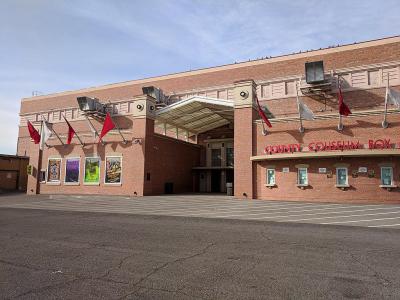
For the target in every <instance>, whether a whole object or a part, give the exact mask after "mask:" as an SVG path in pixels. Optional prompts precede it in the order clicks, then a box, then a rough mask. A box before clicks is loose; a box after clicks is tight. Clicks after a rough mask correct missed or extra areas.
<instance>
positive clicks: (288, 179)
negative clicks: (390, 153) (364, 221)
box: [256, 157, 400, 203]
mask: <svg viewBox="0 0 400 300" xmlns="http://www.w3.org/2000/svg"><path fill="white" fill-rule="evenodd" d="M381 162H392V163H394V164H395V167H394V168H393V178H394V179H395V183H396V184H397V185H399V180H400V159H399V158H381V157H380V158H343V159H340V158H329V159H328V158H326V159H296V160H286V161H282V160H281V161H269V162H267V161H264V162H260V163H256V165H257V198H259V199H265V200H293V201H312V202H370V203H378V202H385V203H400V189H399V188H396V189H393V190H391V191H387V190H386V189H383V188H380V187H379V185H380V184H381V183H380V177H381V174H380V173H381V170H380V167H379V165H378V164H379V163H381ZM336 163H345V164H349V167H348V178H349V179H348V181H349V185H350V187H349V188H347V189H346V190H344V191H343V190H341V189H339V188H337V187H335V184H336V167H335V166H334V164H336ZM296 164H308V165H309V168H308V182H309V185H310V186H309V187H306V188H305V189H304V190H302V189H300V188H299V187H297V186H296V183H297V169H296V168H295V165H296ZM267 165H274V166H275V176H276V184H277V187H274V188H272V189H270V188H268V187H265V186H264V184H265V183H266V166H267ZM283 167H289V168H290V173H283V172H282V168H283ZM358 167H367V168H368V170H374V172H375V177H373V178H369V177H368V175H367V174H365V173H359V174H358V177H357V178H353V177H352V175H351V172H352V171H353V170H358ZM318 168H327V170H328V171H332V173H333V176H332V178H328V177H327V174H319V173H318Z"/></svg>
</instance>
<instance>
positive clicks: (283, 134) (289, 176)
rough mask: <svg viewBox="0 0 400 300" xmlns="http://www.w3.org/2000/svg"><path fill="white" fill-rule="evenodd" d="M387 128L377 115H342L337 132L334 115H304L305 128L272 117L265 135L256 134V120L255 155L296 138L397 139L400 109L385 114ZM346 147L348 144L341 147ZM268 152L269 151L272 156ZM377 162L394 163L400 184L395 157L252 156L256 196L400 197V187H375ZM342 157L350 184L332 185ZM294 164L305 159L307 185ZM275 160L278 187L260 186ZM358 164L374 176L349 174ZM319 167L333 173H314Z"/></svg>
mask: <svg viewBox="0 0 400 300" xmlns="http://www.w3.org/2000/svg"><path fill="white" fill-rule="evenodd" d="M387 120H388V122H389V123H390V126H389V128H387V129H383V128H382V126H381V121H382V115H380V116H368V117H357V118H346V117H343V123H344V124H345V127H344V130H343V131H342V132H339V131H337V129H336V128H337V124H338V119H334V120H316V121H306V122H304V126H305V128H306V131H305V133H304V134H302V133H300V132H299V131H298V127H299V124H298V123H297V122H289V123H274V124H273V125H274V126H273V127H272V128H271V129H269V133H268V135H267V136H263V135H262V134H261V125H260V124H258V125H256V126H255V128H256V132H257V147H256V149H257V155H264V154H265V153H264V148H265V147H266V146H267V145H281V144H292V143H300V144H301V145H302V146H306V147H308V144H309V143H310V142H312V141H342V140H345V141H347V140H350V141H357V140H359V141H360V143H361V144H368V140H369V139H390V141H391V143H392V144H393V143H396V144H397V143H399V142H400V136H399V132H400V115H399V114H393V115H388V119H387ZM344 151H350V150H344ZM272 155H273V154H271V156H272ZM382 162H389V163H393V164H394V168H393V172H394V174H393V175H394V177H393V178H394V184H396V185H400V158H399V157H368V158H362V157H360V158H340V157H336V158H324V159H295V160H289V159H286V160H265V161H262V162H254V165H255V166H256V169H257V171H256V172H257V173H256V182H257V189H256V193H255V194H256V195H255V196H256V197H257V198H260V199H269V200H279V199H285V200H303V201H304V200H307V201H333V202H341V201H367V202H380V201H384V202H400V189H399V188H396V189H393V190H392V191H390V192H389V191H387V190H386V189H382V188H380V187H379V185H380V167H379V164H380V163H382ZM336 163H347V164H350V166H349V184H350V185H351V187H350V188H349V189H347V190H345V191H342V190H340V189H338V188H336V187H335V183H336V176H335V172H336V169H335V167H334V164H336ZM296 164H309V165H310V168H309V184H310V187H309V188H306V189H304V190H301V189H300V188H298V187H297V186H296V181H297V169H296V168H295V165H296ZM267 165H274V166H276V182H277V187H276V188H272V189H269V188H268V187H265V186H264V184H265V183H266V166H267ZM283 167H290V173H282V168H283ZM358 167H368V169H369V170H370V169H372V170H374V171H375V177H374V178H368V176H367V175H366V174H360V175H359V176H358V178H352V177H351V171H352V170H357V169H358ZM318 168H327V169H328V170H331V171H333V177H332V178H327V176H326V174H318Z"/></svg>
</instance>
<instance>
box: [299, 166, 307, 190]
mask: <svg viewBox="0 0 400 300" xmlns="http://www.w3.org/2000/svg"><path fill="white" fill-rule="evenodd" d="M297 185H300V186H306V185H308V174H307V168H298V169H297Z"/></svg>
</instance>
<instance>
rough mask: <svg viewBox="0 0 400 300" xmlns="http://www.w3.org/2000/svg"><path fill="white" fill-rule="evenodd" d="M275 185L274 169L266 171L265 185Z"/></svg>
mask: <svg viewBox="0 0 400 300" xmlns="http://www.w3.org/2000/svg"><path fill="white" fill-rule="evenodd" d="M274 184H275V169H267V185H274Z"/></svg>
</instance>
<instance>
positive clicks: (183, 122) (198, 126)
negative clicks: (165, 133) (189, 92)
mask: <svg viewBox="0 0 400 300" xmlns="http://www.w3.org/2000/svg"><path fill="white" fill-rule="evenodd" d="M156 114H157V117H156V126H164V128H165V130H171V129H173V128H177V130H185V131H187V132H190V133H192V134H199V133H202V132H206V131H209V130H211V129H214V128H218V127H221V126H223V125H227V124H229V123H232V122H233V102H232V101H229V100H223V99H215V98H208V97H202V96H194V97H191V98H188V99H184V100H181V101H178V102H176V103H174V104H171V105H169V106H167V107H164V108H162V109H160V110H158V111H157V112H156Z"/></svg>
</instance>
